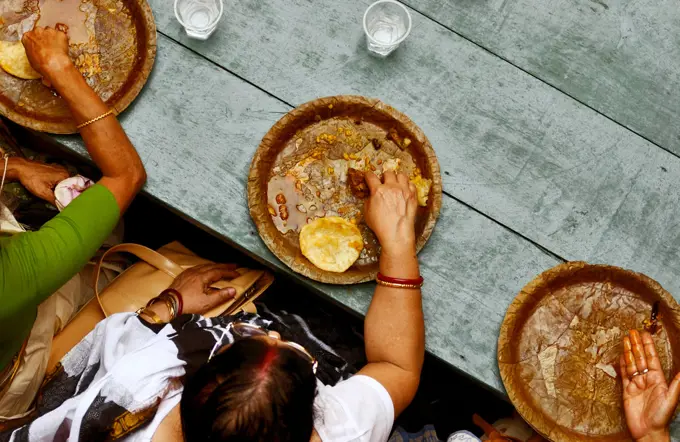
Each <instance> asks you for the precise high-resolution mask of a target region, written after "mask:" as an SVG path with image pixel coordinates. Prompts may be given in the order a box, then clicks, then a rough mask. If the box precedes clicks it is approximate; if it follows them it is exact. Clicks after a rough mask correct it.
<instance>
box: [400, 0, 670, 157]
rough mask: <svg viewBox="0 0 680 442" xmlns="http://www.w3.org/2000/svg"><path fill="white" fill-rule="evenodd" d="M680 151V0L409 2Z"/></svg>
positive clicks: (628, 125) (405, 1) (519, 64)
mask: <svg viewBox="0 0 680 442" xmlns="http://www.w3.org/2000/svg"><path fill="white" fill-rule="evenodd" d="M403 2H404V3H406V4H408V5H410V6H412V7H414V8H415V9H417V10H419V11H421V12H422V13H424V14H426V15H427V16H428V17H431V18H433V19H434V20H436V21H438V22H439V23H442V24H443V25H445V26H447V27H449V28H451V29H453V30H454V31H456V32H458V33H460V34H461V35H463V36H464V37H466V38H468V39H470V40H472V41H474V42H476V43H478V44H480V45H481V46H483V47H485V48H487V49H489V50H490V51H491V52H493V53H494V54H496V55H498V56H501V57H503V58H505V59H506V60H508V61H510V62H511V63H513V64H515V65H516V66H518V67H520V68H522V69H524V70H525V71H528V72H530V73H532V74H533V75H535V76H536V77H538V78H540V79H542V80H543V81H545V82H547V83H550V84H551V85H553V86H555V87H556V88H558V89H560V90H561V91H563V92H565V93H567V94H569V95H571V96H572V97H574V98H576V99H577V100H579V101H581V102H583V103H585V104H587V105H588V106H590V107H592V108H593V109H597V110H598V111H600V112H602V113H603V114H605V115H607V116H608V117H610V118H612V119H613V120H615V121H617V122H618V123H620V124H623V125H624V126H626V127H628V128H630V129H632V130H634V131H635V132H637V133H639V134H640V135H642V136H644V137H645V138H647V139H649V140H652V141H653V142H655V143H657V144H659V145H660V146H663V147H665V148H666V149H669V150H671V151H673V152H675V153H677V154H680V125H678V124H677V122H678V119H680V33H678V29H680V7H679V5H678V2H677V1H676V0H571V1H545V0H481V1H480V0H463V1H441V0H403Z"/></svg>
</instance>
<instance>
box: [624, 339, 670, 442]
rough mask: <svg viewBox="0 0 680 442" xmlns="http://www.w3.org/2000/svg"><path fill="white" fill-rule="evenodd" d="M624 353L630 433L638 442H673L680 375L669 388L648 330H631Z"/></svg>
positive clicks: (625, 401)
mask: <svg viewBox="0 0 680 442" xmlns="http://www.w3.org/2000/svg"><path fill="white" fill-rule="evenodd" d="M623 350H624V351H623V354H622V355H621V359H620V365H621V379H622V381H623V409H624V412H625V415H626V423H627V424H628V429H629V430H630V434H631V436H633V439H635V440H636V441H638V442H669V441H670V440H671V438H670V433H669V429H668V427H669V424H670V421H671V419H672V418H673V413H674V412H675V409H676V407H677V406H678V398H680V373H679V374H678V375H676V376H675V378H674V379H673V381H672V382H671V384H670V386H669V385H668V383H667V382H666V376H665V375H664V373H663V369H662V367H661V361H660V360H659V356H658V354H657V353H656V348H655V346H654V341H653V340H652V335H650V334H649V333H648V332H646V331H643V332H642V333H640V332H638V331H637V330H631V331H630V333H629V336H625V337H624V338H623ZM645 370H646V371H645Z"/></svg>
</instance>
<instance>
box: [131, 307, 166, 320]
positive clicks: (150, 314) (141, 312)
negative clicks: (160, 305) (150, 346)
mask: <svg viewBox="0 0 680 442" xmlns="http://www.w3.org/2000/svg"><path fill="white" fill-rule="evenodd" d="M137 314H138V315H144V316H146V317H147V318H149V319H150V320H151V322H153V323H154V324H162V323H163V321H162V320H161V317H160V316H158V315H157V314H156V312H155V311H153V310H151V309H149V308H146V307H142V308H140V309H139V310H137Z"/></svg>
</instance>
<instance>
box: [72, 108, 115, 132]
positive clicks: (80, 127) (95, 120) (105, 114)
mask: <svg viewBox="0 0 680 442" xmlns="http://www.w3.org/2000/svg"><path fill="white" fill-rule="evenodd" d="M109 115H113V109H109V111H108V112H106V113H104V114H101V115H100V116H98V117H96V118H93V119H91V120H90V121H86V122H84V123H83V124H79V125H78V126H76V129H78V130H80V129H82V128H84V127H85V126H89V125H90V124H92V123H96V122H97V121H99V120H103V119H104V118H106V117H108V116H109Z"/></svg>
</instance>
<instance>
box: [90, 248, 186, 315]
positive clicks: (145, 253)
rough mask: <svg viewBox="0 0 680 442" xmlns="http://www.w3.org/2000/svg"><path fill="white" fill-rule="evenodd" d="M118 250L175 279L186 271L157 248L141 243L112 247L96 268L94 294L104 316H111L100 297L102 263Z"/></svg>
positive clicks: (100, 259)
mask: <svg viewBox="0 0 680 442" xmlns="http://www.w3.org/2000/svg"><path fill="white" fill-rule="evenodd" d="M118 252H127V253H130V254H132V255H135V256H136V257H137V258H139V259H141V260H142V261H145V262H146V263H147V264H149V265H151V266H153V267H155V268H157V269H158V270H160V271H161V272H163V273H165V274H166V275H168V276H170V277H172V278H173V279H174V278H177V277H178V276H179V275H180V273H182V272H183V271H184V269H183V268H182V267H181V266H180V265H179V264H177V263H176V262H174V261H172V260H171V259H168V258H167V257H165V256H163V255H161V254H160V253H158V252H157V251H155V250H152V249H150V248H148V247H144V246H140V245H139V244H118V245H117V246H113V247H111V248H110V249H109V250H107V251H106V252H105V253H104V254H103V255H102V256H101V258H99V262H97V264H96V265H95V268H94V294H95V296H96V297H97V302H98V303H99V308H101V309H102V312H104V316H107V317H108V316H109V314H108V313H107V312H106V309H105V308H104V304H103V303H102V300H101V298H100V297H99V275H100V274H101V270H102V264H103V263H104V260H105V259H106V257H107V256H109V255H111V254H113V253H118Z"/></svg>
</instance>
